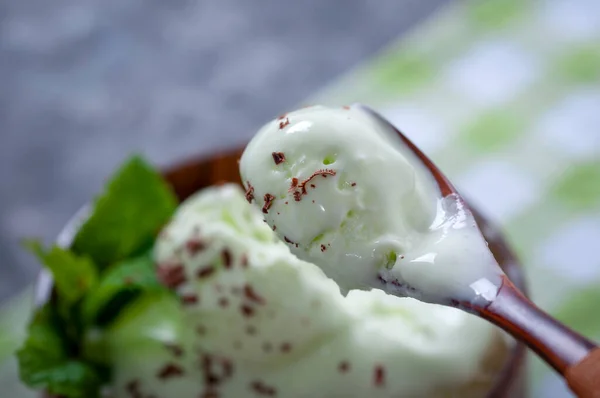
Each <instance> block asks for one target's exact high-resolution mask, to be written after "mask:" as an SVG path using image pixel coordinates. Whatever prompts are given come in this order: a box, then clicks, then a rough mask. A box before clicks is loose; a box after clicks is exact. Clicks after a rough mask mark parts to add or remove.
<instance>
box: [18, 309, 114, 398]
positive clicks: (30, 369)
mask: <svg viewBox="0 0 600 398" xmlns="http://www.w3.org/2000/svg"><path fill="white" fill-rule="evenodd" d="M28 329H29V330H28V336H27V339H26V340H25V343H24V344H23V346H22V347H21V348H20V349H19V351H18V352H17V359H18V361H19V376H20V378H21V380H22V381H23V382H24V383H25V384H27V385H28V386H29V387H32V388H35V389H43V390H46V391H48V392H49V393H50V394H55V395H62V396H65V397H68V398H84V397H90V398H92V397H96V396H98V394H99V389H100V386H101V384H102V381H103V376H102V374H101V373H100V371H99V370H97V369H95V368H94V367H93V365H90V364H85V363H83V362H80V361H77V360H73V359H70V358H69V351H70V350H69V346H68V344H67V341H66V338H65V337H64V335H63V334H62V333H61V328H60V321H59V319H58V315H57V313H56V312H55V309H54V308H52V307H51V306H50V305H49V304H47V305H46V306H44V307H42V308H41V309H40V310H38V311H37V312H36V313H35V315H34V318H33V320H32V321H31V323H30V325H29V328H28Z"/></svg>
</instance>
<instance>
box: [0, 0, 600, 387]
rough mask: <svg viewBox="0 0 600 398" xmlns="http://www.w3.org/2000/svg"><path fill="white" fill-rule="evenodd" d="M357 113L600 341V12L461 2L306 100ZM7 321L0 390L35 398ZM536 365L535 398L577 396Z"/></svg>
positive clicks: (569, 0) (540, 299)
mask: <svg viewBox="0 0 600 398" xmlns="http://www.w3.org/2000/svg"><path fill="white" fill-rule="evenodd" d="M352 102H362V103H365V104H368V105H370V106H372V107H374V108H375V109H377V110H379V111H381V112H382V113H383V114H384V115H385V116H387V117H388V118H389V119H390V120H391V121H392V122H393V123H395V124H396V125H397V126H398V127H399V128H400V129H401V130H402V131H403V132H405V133H406V134H407V135H408V136H409V137H410V138H411V139H413V141H414V142H415V143H416V144H417V145H419V146H420V147H421V148H422V149H423V150H424V151H425V152H426V153H427V154H429V155H430V156H431V157H432V158H433V159H434V161H436V163H437V164H438V165H439V166H440V167H441V168H442V169H443V170H444V171H445V172H446V173H447V174H448V175H449V176H450V177H451V179H452V180H453V181H455V182H456V184H457V185H458V187H459V189H460V190H461V191H462V192H463V193H464V194H465V195H466V196H467V197H468V198H470V200H471V201H472V202H473V203H474V204H475V205H477V207H478V208H480V209H482V210H483V211H484V212H485V213H486V214H487V215H489V216H490V217H491V218H492V219H493V220H494V221H496V222H497V223H498V224H499V225H501V226H502V227H503V228H504V230H505V232H506V233H507V236H508V238H509V240H510V241H511V243H512V244H513V246H514V247H515V249H516V251H517V252H518V254H519V256H520V258H521V260H522V262H523V263H524V265H525V267H526V272H527V274H528V277H529V278H528V281H529V285H530V287H531V291H532V295H533V297H534V299H535V301H536V302H537V303H538V304H539V305H540V306H541V307H543V308H545V309H547V310H548V311H550V312H551V313H552V314H554V315H556V316H557V317H558V318H559V319H561V320H562V321H564V322H566V323H567V324H568V325H570V326H572V327H574V328H575V329H577V330H578V331H580V332H582V333H584V334H585V335H587V336H589V337H592V338H595V339H599V340H600V309H599V308H600V256H598V255H597V253H596V251H597V247H598V245H599V244H600V1H598V0H544V1H534V0H529V1H525V0H487V1H482V0H473V1H469V2H457V3H454V4H452V5H450V6H448V8H446V9H445V10H442V11H441V12H440V13H438V14H437V15H436V16H434V17H433V18H431V19H430V20H429V21H427V22H426V23H424V24H422V25H421V26H420V27H419V28H418V29H416V30H415V31H414V32H413V33H412V34H411V35H410V36H408V37H405V38H403V39H402V40H401V41H400V42H399V43H396V44H394V45H393V46H391V47H390V48H388V49H387V50H386V51H384V52H383V53H382V54H381V55H380V56H378V57H376V58H375V59H372V60H369V61H368V62H367V63H366V64H364V65H363V66H362V67H360V68H358V69H357V70H354V71H352V72H351V73H349V74H348V75H346V76H344V77H342V78H341V79H340V80H339V81H337V82H335V83H334V84H332V85H331V86H330V87H328V88H327V89H326V90H324V91H322V92H321V93H319V94H318V95H316V96H315V97H314V98H311V99H310V100H309V101H307V103H324V104H331V105H335V104H340V103H352ZM21 302H23V300H21ZM5 308H7V310H5V313H4V314H0V319H1V320H2V323H3V324H2V325H0V326H1V328H2V331H3V332H4V331H5V330H12V331H13V333H12V335H16V336H17V337H16V339H12V338H10V337H5V336H4V335H3V334H2V335H0V380H2V385H3V386H8V388H9V389H10V388H14V389H13V390H11V393H10V394H9V395H10V396H14V397H27V396H30V395H27V394H26V393H25V392H19V390H17V389H18V388H19V387H18V386H14V387H12V386H10V385H9V384H10V383H8V381H9V379H10V378H12V380H14V379H15V377H16V376H15V369H14V365H13V364H12V362H10V363H9V362H6V361H4V363H3V362H2V361H3V360H2V358H3V357H2V355H4V357H6V353H7V352H8V351H7V350H10V346H11V344H13V345H14V344H15V343H16V342H17V341H18V335H19V331H20V330H22V329H20V326H19V325H22V323H23V322H24V319H22V318H24V317H23V316H20V315H19V314H22V313H23V310H22V308H23V307H22V306H14V305H13V306H6V307H5ZM8 325H10V326H11V329H9V328H8ZM531 362H532V368H533V372H532V375H531V376H532V377H531V380H532V383H533V384H532V387H531V396H533V397H540V398H542V397H543V398H562V397H569V396H571V395H570V393H568V392H567V390H566V388H565V387H564V386H563V385H562V382H561V381H560V380H559V379H558V378H557V377H556V376H554V375H553V373H552V372H551V371H550V370H549V369H548V368H547V367H546V366H545V365H543V364H541V363H540V362H539V361H538V360H532V361H531ZM3 388H5V387H3Z"/></svg>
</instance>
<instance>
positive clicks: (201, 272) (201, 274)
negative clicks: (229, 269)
mask: <svg viewBox="0 0 600 398" xmlns="http://www.w3.org/2000/svg"><path fill="white" fill-rule="evenodd" d="M214 272H215V267H213V266H212V265H209V266H207V267H204V268H199V269H198V271H196V277H197V278H198V279H203V278H208V277H209V276H211V275H212V274H213V273H214Z"/></svg>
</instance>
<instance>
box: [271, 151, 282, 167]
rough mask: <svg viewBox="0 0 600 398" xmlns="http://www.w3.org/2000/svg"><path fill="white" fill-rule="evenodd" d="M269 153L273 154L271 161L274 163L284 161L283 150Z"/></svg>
mask: <svg viewBox="0 0 600 398" xmlns="http://www.w3.org/2000/svg"><path fill="white" fill-rule="evenodd" d="M271 155H273V161H274V162H275V164H276V165H277V164H280V163H283V162H285V155H284V154H283V152H273V153H272V154H271Z"/></svg>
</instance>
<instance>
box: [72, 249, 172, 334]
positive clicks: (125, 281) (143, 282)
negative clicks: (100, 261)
mask: <svg viewBox="0 0 600 398" xmlns="http://www.w3.org/2000/svg"><path fill="white" fill-rule="evenodd" d="M164 289H165V287H164V286H163V285H162V284H161V283H160V282H159V281H158V278H157V277H156V273H155V271H154V264H153V261H152V254H151V252H148V253H145V254H143V255H141V256H138V257H135V258H130V259H127V260H123V261H121V262H119V263H117V264H115V265H113V266H111V267H110V268H108V269H107V270H106V271H104V273H103V274H102V275H101V279H100V283H99V284H98V285H97V286H96V287H95V288H93V289H91V290H90V291H89V292H88V294H87V295H86V297H85V299H84V300H83V303H82V306H81V313H82V318H83V322H84V323H85V324H86V325H92V324H101V325H105V324H108V323H109V322H110V321H112V320H113V319H114V318H115V317H116V316H117V315H118V314H119V310H120V309H122V308H123V307H124V304H125V303H124V302H125V301H132V299H133V298H135V297H137V295H138V294H139V293H141V292H152V291H162V290H164ZM115 307H116V308H115Z"/></svg>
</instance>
